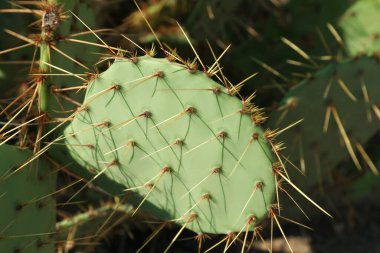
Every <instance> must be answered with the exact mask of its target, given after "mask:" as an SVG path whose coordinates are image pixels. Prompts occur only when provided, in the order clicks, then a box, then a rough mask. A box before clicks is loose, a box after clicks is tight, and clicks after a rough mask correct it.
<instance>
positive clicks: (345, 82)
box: [269, 57, 380, 188]
mask: <svg viewBox="0 0 380 253" xmlns="http://www.w3.org/2000/svg"><path fill="white" fill-rule="evenodd" d="M379 70H380V64H379V59H378V58H376V57H359V58H354V59H352V60H347V61H343V62H334V63H331V64H329V65H327V66H326V67H324V68H323V69H321V70H320V71H318V72H317V73H316V74H315V75H314V76H313V77H311V78H309V79H307V80H304V81H303V82H301V83H300V84H299V85H297V86H296V87H294V88H293V89H292V90H290V91H289V92H288V94H287V95H286V96H285V98H284V99H283V101H282V102H281V104H280V107H279V110H278V111H277V112H275V113H273V114H272V115H271V120H270V121H269V125H270V127H271V128H277V127H280V128H281V127H283V126H287V125H288V124H290V123H291V122H295V121H297V120H299V118H300V117H302V118H304V121H303V122H302V123H301V124H300V125H298V126H297V127H294V128H293V129H289V131H286V132H284V133H283V134H282V135H281V137H282V138H283V140H285V141H286V143H287V144H288V145H289V148H288V149H287V153H288V154H287V155H289V154H291V159H292V161H293V163H294V164H296V165H297V166H299V167H300V168H301V169H302V170H305V172H306V174H307V177H306V178H304V179H303V180H297V177H294V179H295V182H296V183H298V184H299V185H301V186H302V185H304V186H309V188H310V186H315V183H316V182H318V181H320V183H322V182H326V179H327V178H328V177H326V176H327V175H329V174H331V172H332V171H331V170H332V169H333V168H334V167H336V165H338V164H339V163H340V162H341V161H344V160H346V159H347V158H348V157H349V156H350V157H351V159H352V161H353V162H354V164H355V165H356V167H357V168H358V169H362V168H363V167H364V166H363V164H364V163H366V165H367V166H368V167H369V168H370V169H372V170H373V173H374V174H376V173H377V169H376V168H375V167H374V165H373V163H372V162H371V161H370V158H369V157H368V155H367V153H366V151H365V150H364V148H363V146H364V145H365V144H366V143H367V142H368V141H369V139H370V138H371V137H372V136H374V135H375V134H376V132H377V131H378V129H379V119H380V110H379V104H380V100H379V98H380V89H379V85H378V82H379V73H380V72H379ZM363 129H365V130H363ZM361 158H363V159H361ZM361 161H363V162H364V163H361ZM298 181H299V182H298Z"/></svg>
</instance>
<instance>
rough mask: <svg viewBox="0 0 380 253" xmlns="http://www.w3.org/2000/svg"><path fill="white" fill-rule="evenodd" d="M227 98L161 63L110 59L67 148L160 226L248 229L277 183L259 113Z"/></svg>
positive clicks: (229, 93) (202, 76)
mask: <svg viewBox="0 0 380 253" xmlns="http://www.w3.org/2000/svg"><path fill="white" fill-rule="evenodd" d="M236 93H237V92H236V90H235V89H234V88H233V87H231V88H229V89H228V88H225V87H223V86H221V85H219V84H218V83H216V82H215V81H213V80H212V79H211V78H209V77H208V75H207V73H205V72H200V71H196V70H193V69H191V68H189V67H187V66H184V65H181V64H177V63H175V62H171V61H169V60H168V59H157V58H152V57H150V56H143V57H134V58H132V59H119V60H116V61H115V62H114V63H113V64H112V66H111V67H110V68H109V69H108V70H107V71H105V72H104V73H102V74H100V75H99V76H97V78H96V79H95V80H93V81H92V82H91V83H90V84H89V86H88V87H87V93H86V97H85V100H84V103H83V105H82V107H81V108H79V110H78V112H77V113H76V116H75V118H74V120H73V122H72V124H71V125H70V126H69V127H68V128H67V129H66V130H65V134H66V142H67V145H68V146H69V148H70V150H71V151H70V152H71V153H72V155H73V156H74V157H76V159H77V161H78V162H80V163H81V164H83V165H84V166H86V167H87V168H88V169H89V170H91V171H94V173H95V176H94V178H93V180H95V179H96V178H97V177H98V176H99V175H101V174H106V175H107V176H108V177H109V178H110V179H112V180H113V181H114V182H116V183H118V184H121V185H123V186H124V187H125V189H127V190H128V189H129V190H134V191H135V192H137V193H138V194H139V195H141V196H143V197H144V199H143V200H142V201H141V202H140V205H139V206H138V208H140V206H141V208H142V209H145V211H146V212H150V213H151V214H153V215H156V216H157V217H158V218H160V219H163V220H175V221H176V222H178V223H180V224H183V225H184V226H186V227H187V228H189V229H191V230H193V231H195V232H198V233H228V232H231V231H241V230H242V229H243V228H245V229H246V230H248V229H249V230H253V229H254V227H255V224H256V222H258V221H259V220H261V219H263V218H264V217H266V215H267V212H268V209H269V208H270V204H271V202H272V201H273V198H274V193H275V185H276V181H275V177H274V175H273V172H272V164H273V160H272V150H271V146H270V145H269V143H268V140H267V139H266V138H265V136H264V131H263V130H262V129H261V128H260V127H259V126H257V125H256V124H255V123H254V120H253V119H254V118H255V117H254V116H255V115H256V116H257V113H259V111H258V110H257V108H256V107H254V106H253V105H251V104H250V103H249V102H250V99H248V100H245V102H242V101H241V100H239V99H238V98H236V97H234V94H236ZM146 202H149V203H150V204H153V206H155V207H158V209H159V210H161V211H160V212H157V211H154V210H152V209H150V208H147V206H149V205H147V203H146Z"/></svg>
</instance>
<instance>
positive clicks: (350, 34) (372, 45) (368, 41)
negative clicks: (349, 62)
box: [339, 0, 380, 55]
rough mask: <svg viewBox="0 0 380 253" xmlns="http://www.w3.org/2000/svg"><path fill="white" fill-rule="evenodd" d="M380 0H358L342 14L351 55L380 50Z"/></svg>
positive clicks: (341, 23)
mask: <svg viewBox="0 0 380 253" xmlns="http://www.w3.org/2000/svg"><path fill="white" fill-rule="evenodd" d="M379 11H380V1H378V0H362V1H356V2H355V3H354V4H353V5H352V6H351V7H350V8H349V9H348V10H347V11H346V13H345V14H344V15H343V16H342V18H341V22H340V24H339V26H340V28H341V30H342V32H343V36H344V40H345V42H346V48H347V51H348V53H349V54H350V55H357V54H360V53H368V54H373V53H378V52H380V33H379V27H378V25H377V24H378V23H379V21H380V18H379Z"/></svg>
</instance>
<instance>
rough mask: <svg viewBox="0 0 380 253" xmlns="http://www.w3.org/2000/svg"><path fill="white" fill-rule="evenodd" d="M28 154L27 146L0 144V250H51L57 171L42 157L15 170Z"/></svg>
mask: <svg viewBox="0 0 380 253" xmlns="http://www.w3.org/2000/svg"><path fill="white" fill-rule="evenodd" d="M31 156H32V152H30V151H28V150H20V149H19V148H17V147H14V146H10V145H6V144H4V145H2V146H0V206H1V215H0V249H1V252H31V253H53V252H54V240H53V239H52V237H53V235H54V233H55V215H56V208H55V198H54V197H53V196H51V195H50V194H51V193H53V192H54V191H55V183H56V182H55V181H56V176H55V175H56V174H55V173H52V171H51V168H50V167H49V164H47V162H46V161H44V160H42V159H40V160H38V161H36V162H35V163H33V165H32V167H25V168H23V169H22V170H20V171H18V172H15V170H17V168H18V167H19V166H20V165H22V164H23V163H24V162H26V161H28V159H29V158H30V157H31ZM14 172H15V173H14Z"/></svg>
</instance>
